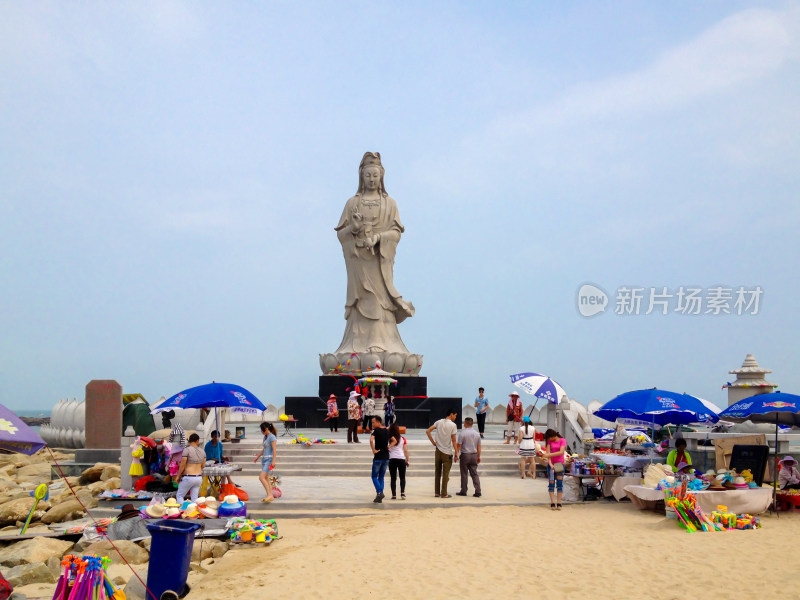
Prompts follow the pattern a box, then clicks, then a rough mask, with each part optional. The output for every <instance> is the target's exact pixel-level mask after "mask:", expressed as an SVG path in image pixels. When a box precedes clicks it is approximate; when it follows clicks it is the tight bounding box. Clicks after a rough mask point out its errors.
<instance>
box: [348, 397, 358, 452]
mask: <svg viewBox="0 0 800 600" xmlns="http://www.w3.org/2000/svg"><path fill="white" fill-rule="evenodd" d="M360 419H361V407H360V406H359V405H358V392H356V391H353V392H350V398H349V399H348V400H347V443H348V444H351V443H354V444H360V443H361V442H359V441H358V421H359V420H360Z"/></svg>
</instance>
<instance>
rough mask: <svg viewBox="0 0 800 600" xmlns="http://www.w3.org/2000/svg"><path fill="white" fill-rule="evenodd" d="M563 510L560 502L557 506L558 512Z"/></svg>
mask: <svg viewBox="0 0 800 600" xmlns="http://www.w3.org/2000/svg"><path fill="white" fill-rule="evenodd" d="M561 508H562V507H561V503H560V502H559V503H558V504H556V510H561Z"/></svg>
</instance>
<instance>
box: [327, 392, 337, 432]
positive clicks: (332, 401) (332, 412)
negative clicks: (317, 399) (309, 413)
mask: <svg viewBox="0 0 800 600" xmlns="http://www.w3.org/2000/svg"><path fill="white" fill-rule="evenodd" d="M327 407H328V414H327V419H328V425H329V426H330V428H331V433H333V432H334V431H335V432H337V433H338V432H339V407H338V406H337V404H336V394H331V395H330V396H329V397H328V402H327Z"/></svg>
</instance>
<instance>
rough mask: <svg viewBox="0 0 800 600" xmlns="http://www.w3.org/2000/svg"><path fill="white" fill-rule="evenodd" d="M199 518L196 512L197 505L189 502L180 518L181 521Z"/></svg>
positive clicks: (198, 512) (198, 513)
mask: <svg viewBox="0 0 800 600" xmlns="http://www.w3.org/2000/svg"><path fill="white" fill-rule="evenodd" d="M199 517H200V511H198V510H197V504H195V503H194V502H190V503H189V505H188V506H187V507H186V508H185V509H183V512H182V513H181V518H183V519H197V518H199Z"/></svg>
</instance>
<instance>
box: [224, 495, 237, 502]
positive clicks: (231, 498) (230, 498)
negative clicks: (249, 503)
mask: <svg viewBox="0 0 800 600" xmlns="http://www.w3.org/2000/svg"><path fill="white" fill-rule="evenodd" d="M223 502H224V503H225V504H239V497H238V496H235V495H234V494H231V495H230V496H225V499H224V500H223Z"/></svg>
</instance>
